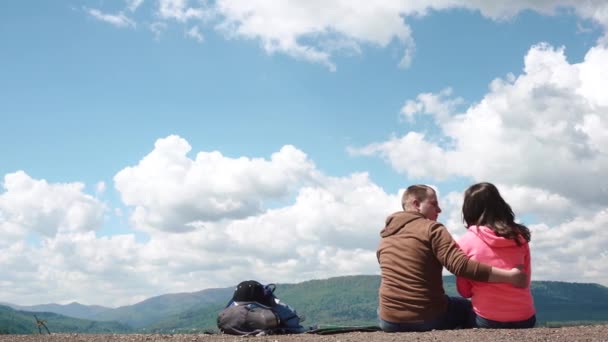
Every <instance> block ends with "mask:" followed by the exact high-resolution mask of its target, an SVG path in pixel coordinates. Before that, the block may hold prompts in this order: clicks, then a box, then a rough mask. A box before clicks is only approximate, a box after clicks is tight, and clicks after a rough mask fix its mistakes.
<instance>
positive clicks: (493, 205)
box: [462, 182, 530, 246]
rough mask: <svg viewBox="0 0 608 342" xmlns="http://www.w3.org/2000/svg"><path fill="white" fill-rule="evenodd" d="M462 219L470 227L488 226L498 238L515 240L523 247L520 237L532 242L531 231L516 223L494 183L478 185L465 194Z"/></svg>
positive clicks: (472, 186) (511, 211) (471, 187)
mask: <svg viewBox="0 0 608 342" xmlns="http://www.w3.org/2000/svg"><path fill="white" fill-rule="evenodd" d="M462 218H463V220H464V222H465V223H466V225H467V228H468V227H470V226H487V227H489V228H491V229H492V230H493V231H494V233H496V235H498V236H502V237H504V238H507V239H511V240H515V243H517V245H518V246H520V245H521V242H520V240H519V236H521V237H523V238H524V239H525V240H526V241H528V242H529V241H530V229H528V227H526V226H524V225H523V224H519V223H515V214H513V210H511V206H509V204H508V203H507V202H505V200H504V199H503V198H502V197H501V196H500V192H498V189H497V188H496V187H495V186H494V184H492V183H487V182H484V183H477V184H474V185H471V186H470V187H469V188H468V189H467V190H466V191H465V192H464V203H463V204H462Z"/></svg>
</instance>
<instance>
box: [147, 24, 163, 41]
mask: <svg viewBox="0 0 608 342" xmlns="http://www.w3.org/2000/svg"><path fill="white" fill-rule="evenodd" d="M167 27H168V26H167V24H166V23H164V22H160V21H157V22H153V23H152V24H150V25H149V26H148V28H149V29H150V31H152V33H153V34H154V39H155V40H160V36H161V34H162V33H163V32H164V31H165V30H166V29H167Z"/></svg>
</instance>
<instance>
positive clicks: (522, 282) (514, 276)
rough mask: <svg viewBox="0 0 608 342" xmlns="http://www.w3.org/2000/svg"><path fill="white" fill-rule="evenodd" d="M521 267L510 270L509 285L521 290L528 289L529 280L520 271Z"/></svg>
mask: <svg viewBox="0 0 608 342" xmlns="http://www.w3.org/2000/svg"><path fill="white" fill-rule="evenodd" d="M522 269H523V267H521V266H516V267H515V268H512V269H511V271H509V272H510V273H511V276H510V278H511V284H512V285H513V286H515V287H519V288H521V289H523V288H526V287H528V284H529V283H530V282H529V279H528V275H527V274H526V273H524V272H523V271H522Z"/></svg>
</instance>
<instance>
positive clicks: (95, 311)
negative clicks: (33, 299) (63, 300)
mask: <svg viewBox="0 0 608 342" xmlns="http://www.w3.org/2000/svg"><path fill="white" fill-rule="evenodd" d="M3 305H6V306H10V307H11V308H13V309H15V310H21V311H29V312H54V313H56V314H60V315H64V316H69V317H74V318H82V319H90V320H94V318H95V317H96V316H98V315H100V314H101V313H102V312H104V311H107V310H113V309H111V308H107V307H104V306H99V305H82V304H79V303H70V304H65V305H62V304H41V305H30V306H21V305H14V304H8V303H6V304H3Z"/></svg>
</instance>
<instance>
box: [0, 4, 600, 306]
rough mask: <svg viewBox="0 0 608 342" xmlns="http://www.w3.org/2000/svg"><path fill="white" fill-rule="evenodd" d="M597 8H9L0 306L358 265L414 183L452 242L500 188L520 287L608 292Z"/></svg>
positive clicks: (103, 298) (122, 295) (105, 299)
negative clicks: (529, 275) (512, 231)
mask: <svg viewBox="0 0 608 342" xmlns="http://www.w3.org/2000/svg"><path fill="white" fill-rule="evenodd" d="M607 11H608V4H604V3H602V2H597V3H585V4H583V5H579V4H578V2H577V1H565V0H562V1H557V0H556V1H545V2H543V3H542V4H539V3H538V2H534V1H524V0H522V1H514V2H511V3H509V4H498V5H497V4H485V5H481V7H480V5H478V4H477V2H476V1H467V0H460V1H434V2H424V1H419V2H416V3H412V2H410V1H386V2H381V1H379V2H374V4H372V5H369V4H366V2H364V1H362V2H358V1H354V2H352V3H348V4H342V3H339V2H331V1H330V2H322V3H321V2H320V3H318V4H317V3H315V2H308V1H295V0H293V1H279V2H269V1H262V0H260V1H232V0H222V1H195V0H189V1H188V0H144V1H138V0H127V1H58V2H43V3H40V2H35V1H8V2H3V3H2V4H0V42H1V43H2V49H1V50H0V74H1V75H2V77H0V115H1V118H2V127H3V128H4V129H3V130H2V131H3V133H2V135H0V155H2V158H0V175H2V177H3V183H2V185H3V188H2V189H1V190H0V236H2V237H3V238H2V239H1V240H2V242H1V243H0V250H2V254H3V255H4V257H3V258H0V266H1V267H2V269H3V270H7V272H6V274H5V275H4V276H3V278H4V279H0V289H1V290H2V291H0V301H5V302H12V303H16V304H39V303H46V302H59V303H67V302H70V301H78V302H81V303H85V304H104V305H112V306H116V305H124V304H130V303H134V302H136V301H138V300H142V299H145V298H147V297H149V296H152V295H157V294H162V293H167V292H179V291H195V290H199V289H201V288H206V287H213V286H230V285H233V284H235V283H237V282H238V281H240V280H242V279H246V278H247V279H248V278H255V279H260V280H261V281H272V282H295V281H302V280H307V279H312V278H324V277H329V276H334V275H346V274H376V273H378V267H377V263H376V261H375V257H374V253H375V247H376V244H377V242H378V231H379V229H380V227H381V226H382V223H383V220H384V217H385V216H386V215H388V214H390V213H391V212H392V211H395V210H398V209H399V195H400V191H402V189H403V188H405V187H406V186H407V185H409V184H412V183H420V182H423V183H428V184H432V185H433V186H435V187H436V188H437V189H438V192H439V194H440V204H441V205H442V206H443V209H444V213H443V214H442V215H441V216H440V218H439V220H440V221H441V222H444V223H445V224H446V226H447V227H448V228H449V229H450V231H451V232H452V233H453V235H454V236H456V237H457V236H459V235H460V234H462V232H464V228H463V226H462V223H461V221H460V215H459V207H460V205H461V201H462V199H461V198H462V192H463V191H464V190H465V189H466V187H467V186H468V185H470V184H472V183H474V182H478V181H491V182H494V183H496V184H497V185H498V186H499V189H500V190H501V191H502V192H503V195H504V196H505V198H507V200H508V201H509V203H511V205H512V206H513V207H514V210H515V212H516V214H517V216H518V217H520V218H521V219H522V220H524V221H525V223H527V224H529V225H530V227H531V228H532V232H533V245H532V253H533V260H534V262H535V264H534V266H535V267H534V270H535V273H534V275H533V277H534V278H535V279H553V280H567V281H580V282H598V283H601V284H604V285H608V278H606V274H607V272H606V271H608V269H606V266H605V265H608V263H607V262H606V261H608V260H606V259H607V258H608V251H607V250H606V248H605V247H603V246H606V245H608V235H606V233H605V232H604V231H603V230H604V229H603V227H604V226H605V225H606V223H607V222H608V214H607V213H606V210H607V208H608V202H607V201H606V198H608V196H606V192H608V185H607V183H606V182H605V180H604V178H603V177H601V175H602V174H603V173H604V170H605V169H606V167H607V166H608V158H607V155H606V152H607V150H606V147H605V146H608V145H606V144H604V142H606V143H608V136H607V133H606V132H607V129H608V102H607V101H606V99H605V96H604V95H603V92H602V90H601V89H606V86H608V85H607V84H606V82H607V80H608V77H607V75H608V69H607V67H606V66H607V65H608V48H607V47H606V42H607V39H606V34H605V32H606V27H607V25H608V17H606V16H605V15H604V14H603V13H606V12H607ZM226 246H233V249H234V250H231V249H230V248H226ZM269 247H270V248H269ZM24 263H25V264H24ZM218 263H219V264H221V267H219V266H218ZM27 266H29V267H27ZM17 288H19V289H17ZM40 288H43V289H44V290H45V291H44V294H43V293H41V292H38V291H37V290H39V289H40Z"/></svg>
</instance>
